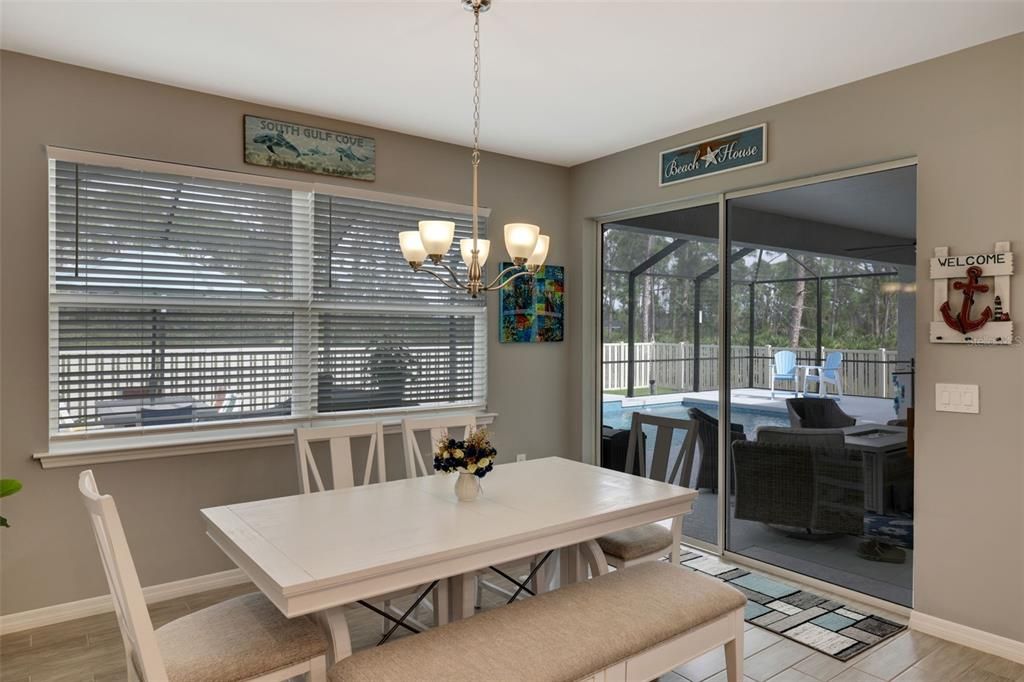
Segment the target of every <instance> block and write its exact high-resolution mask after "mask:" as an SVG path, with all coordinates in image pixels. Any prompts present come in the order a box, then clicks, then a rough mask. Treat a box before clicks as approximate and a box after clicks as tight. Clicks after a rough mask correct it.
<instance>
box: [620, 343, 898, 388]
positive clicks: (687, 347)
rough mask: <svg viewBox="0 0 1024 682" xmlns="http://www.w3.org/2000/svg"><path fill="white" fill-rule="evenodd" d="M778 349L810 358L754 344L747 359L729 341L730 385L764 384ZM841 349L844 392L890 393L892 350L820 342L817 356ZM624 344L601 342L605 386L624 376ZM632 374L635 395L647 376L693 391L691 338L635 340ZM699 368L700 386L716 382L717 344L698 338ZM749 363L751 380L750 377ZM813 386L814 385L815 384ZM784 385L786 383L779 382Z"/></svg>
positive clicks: (660, 384)
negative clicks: (824, 345) (686, 340)
mask: <svg viewBox="0 0 1024 682" xmlns="http://www.w3.org/2000/svg"><path fill="white" fill-rule="evenodd" d="M780 350H791V351H793V352H795V353H796V356H797V362H798V363H799V364H814V363H815V352H814V349H813V348H780V347H773V346H754V354H753V362H752V363H751V358H750V349H749V347H748V346H739V347H733V349H732V362H731V366H730V372H731V375H732V386H733V387H734V388H747V387H752V388H769V387H770V381H769V380H770V376H769V372H770V367H771V363H772V358H773V357H774V355H775V353H777V352H778V351H780ZM834 350H838V351H841V352H842V354H843V366H842V376H843V392H844V393H847V394H849V395H860V396H868V397H872V398H888V397H890V395H892V384H891V378H890V377H891V374H890V373H891V372H893V371H895V370H897V369H898V367H897V365H896V362H897V361H898V359H899V358H898V357H897V353H896V351H895V350H887V349H885V348H879V349H878V350H846V349H842V348H825V349H823V350H822V354H821V356H822V358H824V357H825V355H826V354H827V353H829V352H831V351H834ZM628 353H629V350H628V344H626V343H606V344H604V352H603V355H602V359H603V362H602V375H603V377H602V387H603V390H605V391H622V390H625V389H626V386H627V381H628V377H627V374H628V367H629V362H628ZM635 362H636V376H635V377H634V379H633V386H634V388H635V389H636V392H637V393H638V394H639V395H646V394H647V392H648V390H649V388H650V381H651V379H653V380H654V382H655V386H656V388H657V389H666V388H667V389H673V390H679V391H681V392H688V391H693V390H694V386H693V373H694V368H695V363H694V352H693V344H692V343H638V344H636V357H635ZM696 366H697V369H698V371H699V373H700V386H699V390H701V391H711V390H714V389H716V388H718V346H717V345H716V344H702V345H701V347H700V360H699V361H698V362H697V363H696ZM751 369H753V380H752V381H751ZM814 386H815V388H816V387H817V385H816V384H814ZM782 387H783V388H789V387H790V385H789V384H784V385H782Z"/></svg>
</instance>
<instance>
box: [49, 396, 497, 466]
mask: <svg viewBox="0 0 1024 682" xmlns="http://www.w3.org/2000/svg"><path fill="white" fill-rule="evenodd" d="M467 411H469V412H473V414H475V415H476V419H477V424H478V425H480V426H487V425H490V424H491V423H493V422H494V419H495V417H497V415H496V414H494V413H493V412H482V411H478V410H461V411H460V412H462V413H465V412H467ZM444 414H452V411H451V410H445V411H429V412H428V411H424V412H417V413H416V414H415V415H412V416H414V418H416V419H420V418H429V417H439V416H442V415H444ZM367 421H371V420H369V419H367V418H366V416H365V415H360V416H359V417H350V418H347V419H346V418H340V419H337V418H336V419H326V418H325V419H318V420H314V421H313V422H312V423H310V422H309V421H306V420H303V421H295V422H289V423H285V424H282V423H277V424H273V425H266V426H248V427H235V428H230V429H217V430H215V431H213V430H211V431H205V432H195V431H189V432H184V433H181V432H179V433H167V434H165V435H164V436H163V437H162V438H160V440H161V442H160V443H159V444H155V443H154V442H153V441H154V439H156V438H158V437H159V436H156V435H155V434H147V435H145V436H120V437H118V436H94V437H91V438H75V439H53V440H51V441H50V447H49V450H48V451H47V452H37V453H35V454H33V455H32V458H33V459H35V460H38V461H39V464H40V465H41V466H42V468H44V469H58V468H61V467H77V466H87V465H93V464H106V463H109V462H131V461H134V460H141V459H156V458H160V457H179V456H182V455H200V454H205V453H212V452H232V451H236V450H251V449H254V448H269V447H279V446H283V445H288V446H290V445H292V444H293V443H294V442H295V437H294V432H295V428H296V427H297V426H340V425H343V424H357V423H361V422H362V423H365V422H367ZM381 421H383V422H384V434H385V435H388V434H399V433H401V432H402V417H401V416H394V415H391V416H385V417H382V418H381Z"/></svg>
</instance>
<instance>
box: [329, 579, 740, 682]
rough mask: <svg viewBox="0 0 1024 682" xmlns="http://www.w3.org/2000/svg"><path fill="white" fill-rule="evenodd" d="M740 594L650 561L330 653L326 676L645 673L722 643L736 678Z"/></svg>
mask: <svg viewBox="0 0 1024 682" xmlns="http://www.w3.org/2000/svg"><path fill="white" fill-rule="evenodd" d="M745 604H746V597H744V596H743V595H742V594H741V593H740V592H738V591H737V590H736V589H734V588H732V587H729V586H728V585H726V584H724V583H722V582H720V581H718V580H715V579H713V578H709V577H707V576H703V575H700V574H698V573H695V572H693V571H690V570H688V569H685V568H682V567H680V566H673V565H671V564H668V563H662V562H652V563H647V564H641V565H637V566H632V567H629V568H624V569H622V570H619V571H615V572H613V573H608V574H606V575H602V576H598V577H596V578H594V579H592V580H588V581H585V582H581V583H576V584H573V585H569V586H567V587H565V588H562V589H560V590H556V591H554V592H548V593H545V594H541V595H538V596H536V597H533V598H531V599H528V600H525V601H520V602H516V603H514V604H511V605H508V606H503V607H500V608H496V609H493V610H491V611H486V612H484V613H481V614H479V615H477V616H473V617H472V618H468V619H466V620H460V621H456V622H454V623H450V624H448V625H445V626H443V627H440V628H436V629H434V630H430V631H428V632H424V633H422V634H418V635H414V636H410V637H405V638H403V639H400V640H397V641H394V642H391V643H389V644H385V645H384V646H381V647H377V648H373V649H367V650H364V651H361V652H358V653H356V654H354V655H353V656H350V657H348V658H345V659H343V660H341V661H339V662H338V663H337V664H336V665H335V666H334V667H333V668H331V670H330V671H329V673H328V676H329V678H330V679H331V680H332V682H356V681H358V682H391V681H394V682H410V681H416V680H423V681H427V680H429V681H430V682H435V681H438V680H446V681H451V682H462V681H465V682H470V681H472V682H480V681H482V680H488V681H489V682H494V681H505V680H509V681H512V680H514V681H515V682H568V681H572V680H587V681H588V682H612V681H613V680H614V681H616V682H618V681H626V680H652V679H655V678H657V677H658V676H659V675H662V674H663V673H665V672H668V671H669V670H671V669H672V668H674V667H676V666H679V665H681V664H683V663H685V662H687V661H689V660H691V659H693V658H695V657H697V656H699V655H700V654H702V653H704V652H705V651H708V650H710V649H713V648H715V647H719V646H724V647H725V653H726V660H727V662H728V678H729V680H730V682H738V681H739V680H741V679H742V676H743V671H742V665H743V608H744V605H745Z"/></svg>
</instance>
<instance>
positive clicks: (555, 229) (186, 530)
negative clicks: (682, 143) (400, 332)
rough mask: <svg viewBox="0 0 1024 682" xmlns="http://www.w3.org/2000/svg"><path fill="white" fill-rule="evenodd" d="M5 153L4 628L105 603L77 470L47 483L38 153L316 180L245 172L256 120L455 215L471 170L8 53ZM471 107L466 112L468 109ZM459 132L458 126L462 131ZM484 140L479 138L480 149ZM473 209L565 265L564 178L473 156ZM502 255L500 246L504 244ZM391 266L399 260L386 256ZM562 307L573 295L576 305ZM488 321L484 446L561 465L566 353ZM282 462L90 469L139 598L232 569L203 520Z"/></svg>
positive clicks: (268, 489) (152, 463)
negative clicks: (137, 580)
mask: <svg viewBox="0 0 1024 682" xmlns="http://www.w3.org/2000/svg"><path fill="white" fill-rule="evenodd" d="M0 99H2V102H0V105H2V109H0V118H2V128H0V143H2V169H0V172H2V175H0V184H2V192H3V194H2V204H3V205H2V213H0V217H2V233H0V253H2V255H0V276H2V292H0V295H2V341H0V349H2V356H0V377H2V380H3V381H2V388H0V391H2V394H0V397H2V405H3V411H2V414H0V418H2V422H0V429H2V434H0V438H2V440H0V447H2V459H0V467H2V470H3V476H4V477H16V478H19V479H21V480H22V481H23V482H24V484H25V489H24V491H23V492H21V493H19V494H18V495H17V496H14V497H11V498H7V499H5V500H4V504H3V513H4V514H5V515H6V516H8V517H9V518H10V519H11V521H12V524H13V526H14V527H13V528H11V529H4V531H3V532H2V533H0V540H2V542H3V546H2V552H3V555H2V556H3V559H2V567H0V593H2V604H0V612H2V613H15V612H19V611H24V610H28V609H34V608H38V607H41V606H46V605H49V604H56V603H61V602H66V601H71V600H76V599H82V598H85V597H90V596H94V595H98V594H102V593H104V592H106V586H105V584H104V580H103V574H102V570H101V567H100V564H99V557H98V555H97V553H96V550H95V547H94V543H93V540H92V537H91V532H90V530H89V527H88V525H87V523H86V520H85V518H84V515H83V511H82V508H81V505H80V503H79V502H78V500H77V499H76V492H75V491H76V478H77V475H78V471H79V470H80V469H77V468H74V469H55V470H47V471H43V470H42V469H40V467H39V466H38V464H36V463H35V462H33V461H32V460H31V454H32V453H33V452H39V451H44V450H45V449H46V447H47V267H46V263H47V170H46V155H45V151H44V148H43V147H44V145H48V144H49V145H59V146H65V147H71V148H77V149H86V150H92V151H99V152H107V153H112V154H124V155H129V156H138V157H143V158H149V159H157V160H161V161H171V162H176V163H183V164H196V165H200V166H209V167H213V168H221V169H226V170H234V171H242V172H251V173H252V172H255V173H261V174H273V175H278V176H281V177H291V178H296V179H301V180H304V181H316V182H332V180H329V179H325V178H323V177H322V176H312V175H307V174H301V173H293V172H287V171H276V170H272V169H267V168H257V167H252V166H246V165H245V164H244V163H243V162H242V148H241V137H242V136H241V125H242V115H243V114H246V113H252V114H262V115H267V116H272V117H276V118H281V119H285V120H289V121H295V122H299V123H306V124H311V125H317V126H323V127H327V128H333V129H339V130H344V131H349V132H354V133H359V134H366V135H372V136H374V137H376V139H377V174H378V175H377V181H376V182H374V183H364V182H357V181H349V182H346V181H344V180H336V181H334V182H336V183H337V184H342V185H344V184H350V185H351V186H355V187H360V188H366V189H374V190H379V191H384V192H393V193H398V194H407V195H413V196H420V197H427V198H431V199H439V200H444V201H451V202H458V203H463V204H464V203H467V202H468V200H469V198H470V196H469V189H470V176H469V170H470V166H469V152H468V150H467V149H464V148H462V147H458V146H454V145H449V144H443V143H440V142H434V141H431V140H426V139H422V138H416V137H410V136H407V135H400V134H396V133H392V132H388V131H383V130H376V129H372V128H368V127H366V126H361V125H355V124H352V123H346V122H341V121H333V120H328V119H323V118H318V117H314V116H307V115H304V114H299V113H295V112H289V111H281V110H278V109H274V108H271V107H265V106H259V105H256V104H248V103H245V102H239V101H235V100H229V99H224V98H221V97H215V96H211V95H205V94H201V93H197V92H191V91H187V90H181V89H177V88H171V87H166V86H162V85H157V84H154V83H149V82H144V81H138V80H132V79H128V78H122V77H119V76H114V75H110V74H105V73H100V72H96V71H90V70H86V69H80V68H76V67H71V66H67V65H62V64H58V63H56V62H50V61H45V60H40V59H36V58H32V57H27V56H24V55H19V54H15V53H10V52H4V53H2V58H0ZM468 105H469V101H468V100H467V106H468ZM467 120H468V119H467ZM483 134H484V139H485V140H486V135H487V130H486V122H485V128H484V131H483ZM481 174H482V177H481V182H482V186H481V203H482V204H483V205H485V206H488V207H490V208H492V209H493V213H492V221H491V222H492V225H496V226H499V229H500V226H501V225H502V224H504V223H506V222H512V221H514V220H516V219H519V220H528V221H529V222H536V223H539V224H540V225H542V227H543V229H544V230H545V232H547V233H548V234H550V235H551V236H552V250H551V255H550V258H549V260H550V262H552V263H555V264H559V263H563V262H564V261H565V259H566V258H567V257H568V255H569V253H570V251H569V244H568V238H567V237H568V230H567V216H568V203H567V202H568V177H569V173H568V170H567V169H564V168H559V167H556V166H550V165H545V164H540V163H533V162H529V161H522V160H518V159H514V158H510V157H504V156H495V155H490V154H485V155H484V158H483V163H482V165H481ZM499 239H500V238H499ZM396 248H397V245H396ZM573 293H574V292H572V291H571V290H570V291H569V292H568V295H569V296H570V297H571V296H572V295H573ZM493 303H494V298H493V296H492V298H491V310H490V311H489V318H488V321H489V324H490V325H491V326H490V329H489V338H490V342H489V370H490V386H489V408H490V409H491V410H492V411H495V412H497V413H498V414H499V417H498V421H497V422H496V423H495V426H494V433H495V441H496V445H497V446H498V447H499V448H500V451H501V452H502V453H503V455H505V456H506V457H508V458H509V459H510V460H511V459H512V456H513V455H514V453H517V452H526V453H528V454H529V455H530V456H531V457H540V456H546V455H558V454H563V453H565V452H566V451H567V449H568V447H569V443H570V439H569V436H568V434H567V433H566V431H565V429H564V423H565V421H566V418H567V414H566V411H567V409H568V407H567V402H568V401H567V400H566V391H567V386H568V383H567V380H566V376H567V367H568V364H569V362H568V360H569V354H568V352H569V345H568V344H567V343H563V344H521V345H499V344H497V343H496V342H495V338H496V333H495V320H496V315H497V313H496V310H495V309H494V305H493ZM292 456H293V455H292V453H291V450H290V449H289V448H276V449H274V448H270V449H262V450H253V451H247V452H233V453H206V454H201V455H193V456H184V457H174V458H166V459H154V460H147V461H140V462H124V463H114V464H104V465H101V466H96V467H94V469H95V471H96V476H97V478H98V480H99V483H100V485H101V487H102V488H103V489H104V490H107V491H109V492H111V493H112V494H113V495H115V497H116V499H117V502H118V506H119V508H120V509H121V512H122V515H123V517H124V519H125V525H126V532H127V534H128V540H129V542H130V543H131V545H132V547H133V549H134V550H135V560H136V563H137V566H138V570H139V574H140V576H141V579H142V582H143V584H144V585H152V584H157V583H163V582H168V581H172V580H179V579H183V578H187V577H191V576H196V575H201V574H205V573H210V572H213V571H219V570H224V569H227V568H230V567H231V566H230V564H229V562H228V561H227V560H226V559H224V558H223V556H222V555H221V554H220V552H219V551H218V550H217V549H216V548H215V547H214V546H213V544H212V543H211V542H210V541H209V540H207V539H206V537H205V535H204V531H203V526H202V523H201V522H200V518H199V513H198V510H199V509H200V508H201V507H205V506H209V505H217V504H225V503H228V502H234V501H240V500H248V499H258V498H265V497H272V496H277V495H285V494H289V493H292V492H294V491H295V490H296V485H297V483H296V475H295V471H294V469H295V467H294V465H293V462H292Z"/></svg>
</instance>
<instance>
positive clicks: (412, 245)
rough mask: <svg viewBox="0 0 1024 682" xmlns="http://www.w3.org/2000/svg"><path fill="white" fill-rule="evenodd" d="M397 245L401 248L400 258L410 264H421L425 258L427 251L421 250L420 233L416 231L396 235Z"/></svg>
mask: <svg viewBox="0 0 1024 682" xmlns="http://www.w3.org/2000/svg"><path fill="white" fill-rule="evenodd" d="M398 243H399V245H400V246H401V247H402V256H404V257H405V260H407V261H409V262H410V263H422V262H423V261H424V260H426V258H427V250H426V249H425V248H423V241H422V240H421V239H420V233H419V232H417V231H416V230H409V231H407V232H399V233H398Z"/></svg>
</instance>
